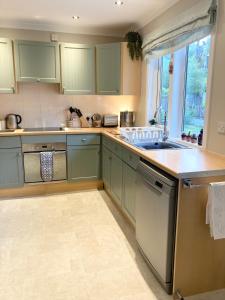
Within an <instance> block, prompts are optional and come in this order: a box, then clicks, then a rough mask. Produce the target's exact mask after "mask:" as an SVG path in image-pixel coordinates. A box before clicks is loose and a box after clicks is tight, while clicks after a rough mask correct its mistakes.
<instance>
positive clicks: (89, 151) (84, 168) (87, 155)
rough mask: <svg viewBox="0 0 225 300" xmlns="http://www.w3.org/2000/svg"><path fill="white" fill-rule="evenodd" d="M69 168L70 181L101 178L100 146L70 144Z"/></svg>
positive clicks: (68, 152)
mask: <svg viewBox="0 0 225 300" xmlns="http://www.w3.org/2000/svg"><path fill="white" fill-rule="evenodd" d="M67 170H68V180H69V181H82V180H96V179H99V178H100V146H99V145H88V146H68V149H67Z"/></svg>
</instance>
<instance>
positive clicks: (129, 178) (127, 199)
mask: <svg viewBox="0 0 225 300" xmlns="http://www.w3.org/2000/svg"><path fill="white" fill-rule="evenodd" d="M135 202H136V171H135V170H134V169H133V168H131V167H130V166H128V165H127V164H126V163H123V209H124V210H125V212H126V213H127V214H128V216H129V217H130V218H131V219H132V221H133V222H134V221H135Z"/></svg>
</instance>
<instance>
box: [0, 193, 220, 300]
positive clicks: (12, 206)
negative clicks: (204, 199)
mask: <svg viewBox="0 0 225 300" xmlns="http://www.w3.org/2000/svg"><path fill="white" fill-rule="evenodd" d="M0 299H1V300H28V299H29V300H169V299H172V297H170V296H168V295H167V294H166V293H165V292H164V291H163V290H162V289H161V287H160V285H159V284H158V282H157V281H156V280H155V279H154V277H153V275H152V274H151V272H150V271H149V269H148V267H147V266H146V264H145V262H144V261H143V259H142V257H141V255H140V253H139V251H138V249H137V245H136V242H135V236H134V232H133V230H132V228H131V227H130V226H129V225H128V224H127V223H126V221H125V220H124V219H123V217H122V216H121V215H120V213H119V212H118V211H117V210H116V209H115V207H114V205H113V204H112V203H111V201H110V200H109V198H108V196H107V195H106V194H105V192H104V191H101V192H99V191H87V192H79V193H72V194H63V195H54V196H47V197H35V198H24V199H12V200H4V201H0ZM209 299H210V300H211V299H215V300H220V299H221V300H222V299H225V297H224V293H223V292H220V294H218V293H216V294H215V298H214V297H213V296H212V297H209V296H205V295H202V296H197V297H195V298H193V297H192V298H190V300H209Z"/></svg>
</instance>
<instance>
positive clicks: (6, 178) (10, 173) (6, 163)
mask: <svg viewBox="0 0 225 300" xmlns="http://www.w3.org/2000/svg"><path fill="white" fill-rule="evenodd" d="M0 157H1V159H0V188H15V187H20V186H23V182H24V176H23V161H22V153H21V149H20V148H14V149H0Z"/></svg>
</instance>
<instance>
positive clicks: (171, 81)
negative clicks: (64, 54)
mask: <svg viewBox="0 0 225 300" xmlns="http://www.w3.org/2000/svg"><path fill="white" fill-rule="evenodd" d="M210 35H211V42H210V55H209V62H208V80H207V90H206V106H205V118H204V128H203V131H204V134H203V145H202V148H206V147H207V136H208V127H209V110H210V99H211V88H212V76H213V62H214V55H215V36H216V29H214V30H213V32H212V33H211V34H210ZM183 49H185V54H183V55H184V57H183V59H185V65H184V66H185V68H184V70H185V72H184V76H183V78H182V80H180V83H181V84H180V85H181V86H182V88H179V92H178V94H179V95H177V96H176V97H179V98H180V100H182V101H180V100H179V101H180V102H179V106H180V107H179V110H178V114H179V115H178V119H179V120H178V124H177V125H176V126H174V124H172V123H173V122H172V120H173V119H174V118H173V102H174V93H175V91H174V90H176V89H174V70H175V67H174V70H173V74H170V79H169V91H170V92H169V97H168V117H167V126H168V128H169V133H171V132H173V134H172V135H171V134H169V137H171V138H172V139H176V140H179V141H181V133H182V130H183V128H184V113H185V112H184V107H185V96H186V88H185V86H186V79H187V64H188V51H187V49H188V46H186V47H185V48H183ZM180 50H182V49H180ZM180 50H178V51H180ZM178 51H176V52H178ZM176 52H173V53H171V54H173V61H174V60H175V59H174V57H175V53H176ZM161 58H162V57H159V58H157V59H156V60H157V61H158V66H159V70H158V73H159V74H158V76H159V80H160V84H159V87H158V88H159V91H158V92H157V93H156V94H157V97H156V98H155V100H154V104H153V105H152V107H155V108H156V109H157V108H158V107H159V104H160V91H161V65H162V63H161V62H162V59H161ZM174 66H175V64H174ZM149 67H150V66H149ZM181 69H182V68H181ZM182 90H183V91H182ZM181 98H182V99H181ZM148 100H151V101H152V99H148ZM154 113H155V111H154V112H153V113H151V115H153V114H154ZM157 120H158V121H159V118H158V116H157ZM161 125H162V124H160V126H161ZM179 125H181V126H179ZM173 127H176V129H175V130H171V128H173ZM178 127H179V129H178ZM175 131H176V134H175ZM175 135H176V136H175ZM178 136H179V137H178Z"/></svg>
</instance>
